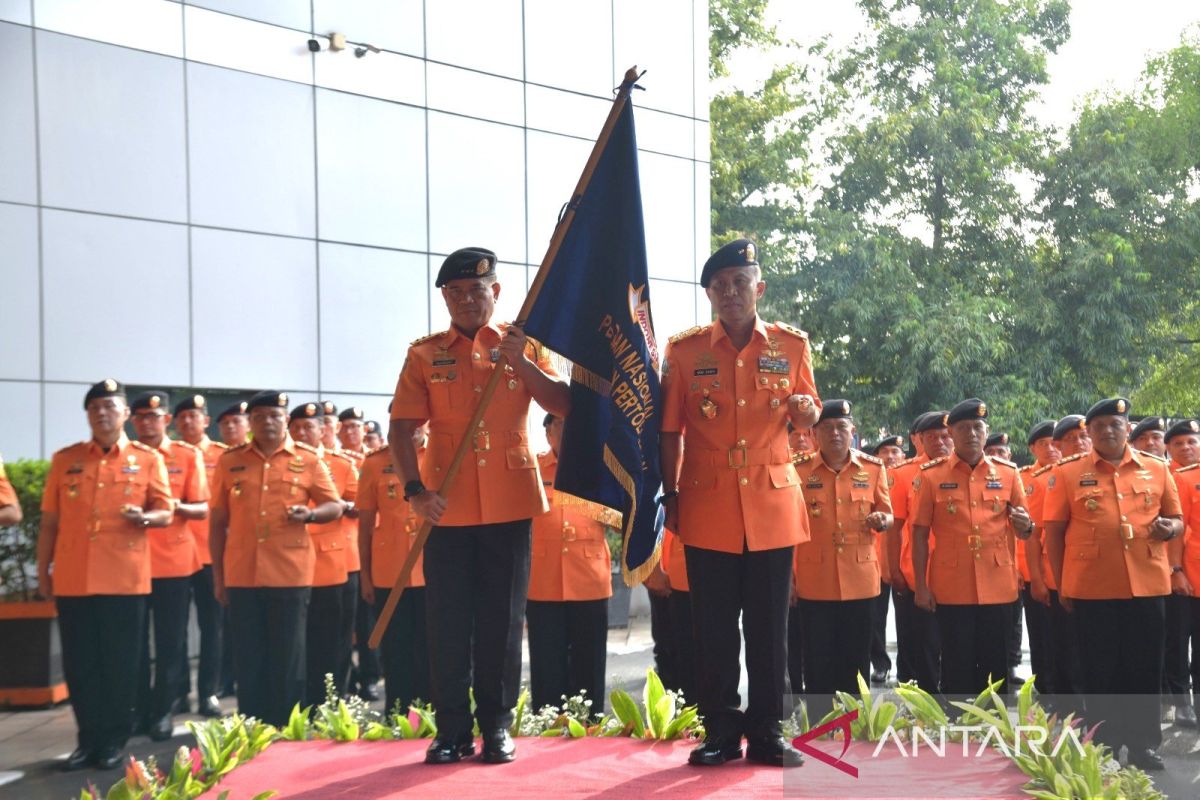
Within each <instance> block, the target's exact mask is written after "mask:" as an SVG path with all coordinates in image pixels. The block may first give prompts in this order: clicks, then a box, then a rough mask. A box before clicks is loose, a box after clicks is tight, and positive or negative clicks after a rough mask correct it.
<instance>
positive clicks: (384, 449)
mask: <svg viewBox="0 0 1200 800" xmlns="http://www.w3.org/2000/svg"><path fill="white" fill-rule="evenodd" d="M388 449H389V448H388V446H387V445H386V444H385V445H381V446H379V447H376V448H375V449H374V450H368V451H367V454H366V455H365V456H363V458H364V459H366V458H370V457H371V456H377V455H379V454H380V453H386V452H387V451H388Z"/></svg>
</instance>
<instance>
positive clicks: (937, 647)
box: [887, 411, 951, 692]
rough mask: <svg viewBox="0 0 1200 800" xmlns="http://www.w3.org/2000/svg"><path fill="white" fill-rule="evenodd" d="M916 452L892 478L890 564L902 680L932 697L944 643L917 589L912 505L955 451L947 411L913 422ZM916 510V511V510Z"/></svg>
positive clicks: (898, 669) (897, 673) (889, 537)
mask: <svg viewBox="0 0 1200 800" xmlns="http://www.w3.org/2000/svg"><path fill="white" fill-rule="evenodd" d="M910 437H911V438H912V443H913V447H914V448H916V451H917V455H916V456H914V457H913V458H910V459H909V460H908V461H905V462H903V463H902V464H900V466H898V467H896V469H895V472H889V473H888V479H889V480H890V481H891V484H892V486H891V501H892V517H893V521H892V528H891V530H890V531H888V534H887V548H888V555H887V564H888V569H889V570H890V571H891V573H892V603H893V605H895V607H896V677H897V678H899V679H900V680H901V681H916V682H917V684H918V685H919V686H920V687H921V688H923V689H925V691H927V692H934V691H937V688H938V686H939V684H940V682H941V657H942V656H941V643H940V641H939V638H938V626H937V619H936V618H935V617H934V615H933V614H931V613H929V612H928V611H926V610H925V609H923V608H919V607H918V606H917V604H916V602H915V595H914V594H913V587H915V586H916V585H917V579H916V576H915V575H914V574H913V561H912V523H911V520H909V506H910V502H911V501H912V500H913V481H914V480H915V479H916V477H917V473H918V472H919V471H920V469H921V466H922V465H923V464H926V463H928V462H929V461H930V460H931V459H933V458H941V457H942V456H945V455H946V454H948V453H949V452H950V448H951V441H950V432H949V431H948V430H946V412H945V411H927V412H925V413H924V414H921V415H920V416H918V417H917V418H916V419H915V420H913V425H912V432H911V434H910ZM913 510H914V511H915V508H914V509H913Z"/></svg>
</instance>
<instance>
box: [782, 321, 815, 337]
mask: <svg viewBox="0 0 1200 800" xmlns="http://www.w3.org/2000/svg"><path fill="white" fill-rule="evenodd" d="M775 327H777V328H779V330H781V331H784V332H786V333H790V334H791V335H792V336H797V337H799V338H801V339H807V338H808V334H807V333H805V332H804V331H802V330H800V329H799V328H796V327H793V326H791V325H788V324H787V323H786V322H776V323H775Z"/></svg>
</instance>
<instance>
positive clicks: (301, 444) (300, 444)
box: [293, 440, 317, 456]
mask: <svg viewBox="0 0 1200 800" xmlns="http://www.w3.org/2000/svg"><path fill="white" fill-rule="evenodd" d="M293 442H294V443H295V445H296V447H299V448H300V449H301V450H307V451H308V452H310V453H312V454H313V455H314V456H315V455H317V448H315V447H313V446H312V445H311V444H305V443H304V442H296V441H295V440H293Z"/></svg>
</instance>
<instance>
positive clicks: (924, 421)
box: [913, 411, 950, 433]
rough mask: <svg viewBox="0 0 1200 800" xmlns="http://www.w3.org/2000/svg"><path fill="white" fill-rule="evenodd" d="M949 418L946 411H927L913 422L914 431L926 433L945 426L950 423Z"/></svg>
mask: <svg viewBox="0 0 1200 800" xmlns="http://www.w3.org/2000/svg"><path fill="white" fill-rule="evenodd" d="M948 418H949V414H948V413H947V412H945V411H926V412H925V413H924V414H922V415H921V416H919V417H917V421H916V422H914V423H913V433H925V432H927V431H936V430H939V429H941V428H944V427H946V426H947V425H949V424H950V423H949V422H947V419H948Z"/></svg>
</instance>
